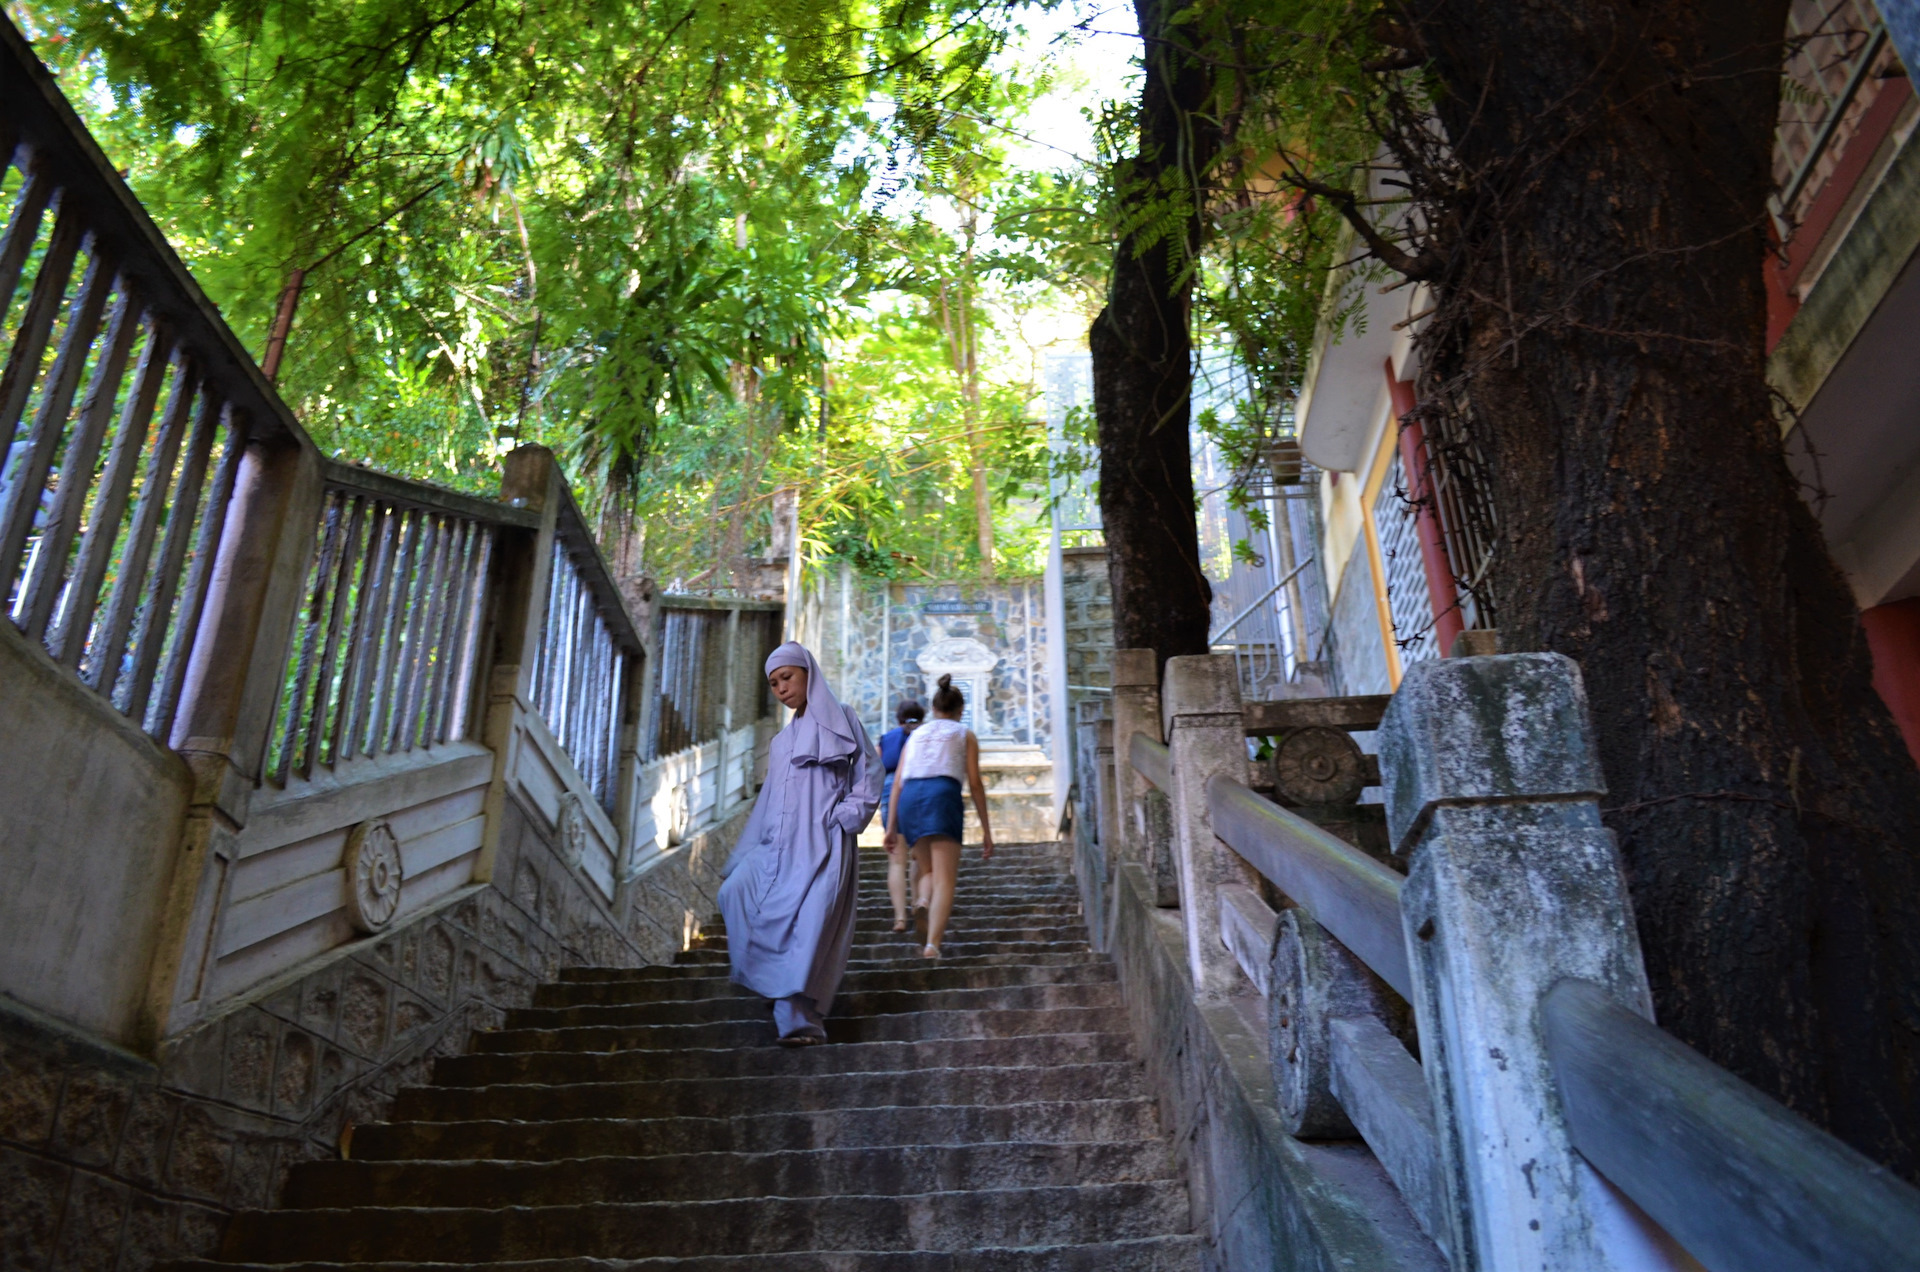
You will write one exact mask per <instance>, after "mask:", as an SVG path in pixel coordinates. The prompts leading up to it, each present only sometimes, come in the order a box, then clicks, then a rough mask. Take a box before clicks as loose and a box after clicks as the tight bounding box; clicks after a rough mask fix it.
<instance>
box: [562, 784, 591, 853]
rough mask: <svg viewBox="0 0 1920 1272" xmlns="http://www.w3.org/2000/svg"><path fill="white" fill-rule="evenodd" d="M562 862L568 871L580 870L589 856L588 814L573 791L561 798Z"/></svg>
mask: <svg viewBox="0 0 1920 1272" xmlns="http://www.w3.org/2000/svg"><path fill="white" fill-rule="evenodd" d="M555 846H556V847H557V848H558V849H559V850H560V860H562V861H564V862H566V863H567V869H569V870H578V869H579V868H580V863H581V862H582V861H584V860H586V856H587V813H586V810H585V809H584V808H582V807H581V806H580V797H579V796H578V795H576V794H574V793H573V792H572V791H568V792H566V793H565V794H563V795H561V796H560V832H559V843H558V844H557V845H555Z"/></svg>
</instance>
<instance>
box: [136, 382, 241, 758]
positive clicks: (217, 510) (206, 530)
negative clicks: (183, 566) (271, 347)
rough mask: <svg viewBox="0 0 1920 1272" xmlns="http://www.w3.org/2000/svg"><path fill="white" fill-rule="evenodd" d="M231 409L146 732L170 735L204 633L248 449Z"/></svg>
mask: <svg viewBox="0 0 1920 1272" xmlns="http://www.w3.org/2000/svg"><path fill="white" fill-rule="evenodd" d="M232 414H233V412H232V408H230V407H229V408H225V409H223V410H222V412H221V415H222V418H223V424H222V428H223V430H224V431H225V433H226V436H227V448H226V451H225V452H224V453H223V454H222V455H221V457H220V465H219V467H217V468H216V469H214V473H213V485H212V486H211V487H210V488H209V489H208V491H207V497H206V512H205V513H203V514H202V515H201V518H200V533H199V535H198V536H197V538H196V542H195V545H194V549H193V562H192V564H191V565H190V566H189V567H188V570H187V585H186V587H185V589H184V590H182V592H181V594H180V609H179V613H180V620H179V622H178V623H177V624H175V627H174V634H173V638H172V640H171V642H170V643H169V646H168V649H167V662H166V670H165V671H164V672H163V673H162V674H161V677H160V697H159V699H158V700H157V701H156V702H155V704H154V710H153V712H152V713H151V715H150V716H149V719H148V723H147V732H149V733H151V734H153V736H155V737H157V738H166V737H168V736H170V735H171V734H172V732H173V712H174V708H175V707H177V706H178V705H179V703H180V689H181V686H182V685H183V684H184V683H185V682H186V676H187V660H188V659H189V658H190V657H191V656H192V654H193V642H194V638H195V637H196V636H198V634H199V632H200V619H201V618H202V616H203V611H204V609H205V607H206V599H207V589H208V588H209V587H211V586H212V584H213V558H214V557H215V556H216V555H217V554H218V553H219V551H220V535H221V532H222V531H223V530H225V528H226V524H227V509H228V507H229V506H230V504H231V500H232V497H233V483H234V479H235V478H236V476H237V475H238V473H239V471H240V455H241V452H242V451H244V450H245V449H246V437H245V434H244V431H243V430H242V429H241V428H240V427H239V426H238V424H237V423H236V422H234V420H233V418H232ZM208 445H209V446H211V445H212V442H211V441H209V443H208ZM203 462H204V461H203ZM196 489H197V483H196ZM187 511H188V517H187V523H188V524H189V525H190V524H192V509H191V507H189V508H188V510H187Z"/></svg>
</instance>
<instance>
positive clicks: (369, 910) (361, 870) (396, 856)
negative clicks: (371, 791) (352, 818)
mask: <svg viewBox="0 0 1920 1272" xmlns="http://www.w3.org/2000/svg"><path fill="white" fill-rule="evenodd" d="M345 865H346V868H347V917H348V918H349V919H351V920H352V921H353V926H355V927H356V928H358V929H360V930H361V931H362V932H367V933H373V932H379V931H382V930H383V929H385V928H386V926H387V925H388V924H389V923H391V922H393V916H394V914H395V912H397V911H398V910H399V909H400V878H401V869H400V841H399V840H398V839H396V838H394V835H393V828H392V827H391V826H389V825H387V823H386V819H384V818H380V817H376V818H374V819H373V820H372V821H363V822H361V823H360V824H359V825H358V826H355V827H354V828H353V829H352V830H351V831H349V832H348V834H347V855H346V861H345Z"/></svg>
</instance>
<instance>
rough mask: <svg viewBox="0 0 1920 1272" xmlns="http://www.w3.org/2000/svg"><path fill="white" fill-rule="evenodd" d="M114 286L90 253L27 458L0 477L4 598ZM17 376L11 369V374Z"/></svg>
mask: <svg viewBox="0 0 1920 1272" xmlns="http://www.w3.org/2000/svg"><path fill="white" fill-rule="evenodd" d="M112 286H113V271H112V270H111V269H109V268H108V267H107V263H106V262H105V261H104V260H103V259H101V254H100V253H99V252H98V251H94V252H92V253H91V254H90V255H89V257H88V260H87V271H86V273H85V274H83V275H82V276H81V280H80V291H79V294H78V295H76V296H75V297H74V298H73V303H72V305H71V306H69V307H68V309H67V329H66V330H65V331H64V332H62V333H61V337H60V352H59V353H58V354H56V355H55V356H54V360H53V370H52V372H51V373H50V374H49V375H48V376H47V380H46V385H45V388H44V389H43V391H42V393H41V396H40V409H39V410H38V411H36V412H35V413H34V418H33V428H32V430H31V431H30V432H29V433H28V434H27V448H26V453H25V454H23V455H21V456H20V457H19V458H18V459H17V460H15V459H14V457H13V456H12V455H11V454H9V455H8V456H7V461H10V462H7V463H6V468H7V470H8V471H5V472H0V492H3V493H0V508H4V511H0V596H5V595H7V594H8V592H10V591H11V590H12V588H13V584H14V580H15V579H17V578H19V571H20V567H21V564H22V563H21V560H20V557H21V554H22V553H23V552H24V551H25V550H26V546H27V538H28V536H29V535H31V534H32V532H33V523H34V521H35V519H36V516H37V514H38V513H39V511H40V502H41V498H42V496H43V495H44V493H45V491H46V485H47V475H48V474H49V473H50V472H51V471H52V470H53V456H54V453H55V452H56V451H57V450H58V449H59V447H60V438H61V437H62V435H63V434H65V432H66V425H67V412H68V410H69V409H70V408H71V407H72V406H73V394H74V391H75V390H76V389H78V388H79V386H80V372H81V369H82V368H83V367H85V366H86V362H87V355H88V354H89V353H91V352H92V350H93V339H94V337H95V336H97V335H98V334H99V333H100V318H101V315H102V314H104V313H105V312H106V307H107V293H108V292H109V291H110V290H111V288H112ZM36 299H37V297H36ZM13 370H14V367H13V366H12V364H9V365H8V367H7V371H8V372H9V373H11V372H12V371H13ZM26 370H27V369H26V368H23V374H22V377H21V380H20V383H19V396H20V398H21V402H22V406H23V407H24V404H25V396H26V391H27V389H28V388H30V387H31V383H32V377H31V376H30V375H27V374H25V371H26ZM8 405H11V399H10V398H9V401H8ZM4 418H5V419H6V421H8V427H7V434H8V436H12V433H13V427H12V421H13V420H15V419H17V418H18V417H17V416H15V415H14V414H12V413H11V412H10V413H9V414H8V415H7V416H5V417H4ZM22 599H24V598H22ZM16 608H17V607H16Z"/></svg>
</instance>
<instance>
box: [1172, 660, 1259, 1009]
mask: <svg viewBox="0 0 1920 1272" xmlns="http://www.w3.org/2000/svg"><path fill="white" fill-rule="evenodd" d="M1165 692H1166V700H1165V704H1164V710H1165V713H1166V719H1167V745H1168V747H1169V748H1170V749H1171V750H1172V752H1173V789H1172V790H1171V791H1169V792H1167V794H1168V795H1169V796H1170V797H1171V802H1172V805H1173V845H1174V855H1175V861H1176V864H1177V867H1178V870H1179V875H1180V912H1181V918H1182V920H1183V922H1184V924H1185V926H1186V930H1187V962H1188V965H1189V966H1190V967H1191V968H1192V971H1193V986H1194V994H1195V997H1196V998H1198V999H1199V1000H1201V1001H1203V1002H1218V1001H1220V1000H1222V999H1225V998H1226V997H1227V996H1228V995H1229V994H1231V993H1233V992H1235V991H1236V990H1239V989H1241V988H1243V987H1245V986H1246V983H1247V982H1246V978H1245V977H1244V976H1243V975H1242V974H1241V971H1240V966H1239V964H1238V963H1237V962H1236V961H1235V960H1234V957H1233V955H1232V953H1230V952H1229V951H1228V949H1227V947H1226V943H1225V942H1224V941H1222V940H1221V939H1220V896H1219V893H1220V888H1221V887H1222V886H1223V885H1227V886H1230V885H1233V884H1243V883H1247V882H1249V881H1250V871H1249V870H1248V868H1247V866H1246V863H1244V862H1242V861H1241V860H1240V857H1239V855H1238V854H1237V853H1235V852H1234V851H1233V849H1231V848H1229V847H1227V846H1226V845H1225V844H1223V843H1221V842H1220V841H1219V839H1217V838H1216V837H1215V836H1214V833H1213V818H1212V816H1211V815H1210V814H1209V813H1208V811H1207V782H1208V780H1209V779H1210V778H1212V777H1213V776H1214V774H1216V773H1224V774H1226V775H1228V776H1230V777H1232V778H1233V779H1234V780H1236V781H1242V782H1244V781H1245V780H1246V778H1247V736H1246V726H1245V722H1244V720H1243V717H1242V716H1241V712H1240V677H1239V675H1238V673H1237V671H1236V670H1235V668H1234V665H1233V657H1232V655H1230V654H1197V655H1191V656H1188V657H1183V658H1169V659H1168V660H1167V678H1166V690H1165Z"/></svg>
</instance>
